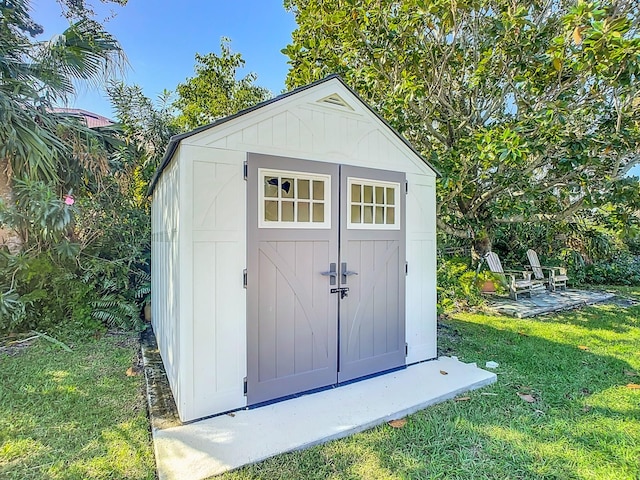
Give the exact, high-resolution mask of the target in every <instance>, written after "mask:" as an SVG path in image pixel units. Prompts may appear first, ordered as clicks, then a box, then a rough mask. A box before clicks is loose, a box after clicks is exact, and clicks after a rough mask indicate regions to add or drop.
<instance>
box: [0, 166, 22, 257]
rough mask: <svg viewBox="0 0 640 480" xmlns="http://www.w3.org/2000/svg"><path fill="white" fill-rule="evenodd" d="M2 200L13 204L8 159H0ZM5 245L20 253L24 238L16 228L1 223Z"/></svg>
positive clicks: (0, 242)
mask: <svg viewBox="0 0 640 480" xmlns="http://www.w3.org/2000/svg"><path fill="white" fill-rule="evenodd" d="M0 201H2V202H3V203H4V204H5V205H7V206H10V205H13V190H12V188H11V176H10V175H9V161H8V160H7V159H2V160H0ZM5 245H6V246H7V248H8V249H9V252H10V253H12V254H15V253H18V252H19V251H20V247H21V246H22V239H21V238H20V235H18V233H17V232H16V231H15V230H13V229H11V228H9V227H7V226H6V225H1V224H0V247H3V246H5Z"/></svg>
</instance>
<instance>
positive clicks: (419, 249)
mask: <svg viewBox="0 0 640 480" xmlns="http://www.w3.org/2000/svg"><path fill="white" fill-rule="evenodd" d="M407 179H408V181H409V194H408V195H407V262H408V263H409V274H408V276H407V300H406V301H407V303H406V307H407V309H406V312H407V330H406V338H407V343H408V345H409V352H408V355H407V363H408V364H410V363H415V362H419V361H422V360H427V359H431V358H435V357H436V355H437V349H436V330H437V324H436V322H437V312H436V230H435V179H434V178H433V177H428V176H425V175H407Z"/></svg>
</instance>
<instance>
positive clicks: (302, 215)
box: [298, 202, 309, 222]
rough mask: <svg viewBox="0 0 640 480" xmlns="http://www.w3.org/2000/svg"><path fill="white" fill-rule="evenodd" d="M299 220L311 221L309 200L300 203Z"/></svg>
mask: <svg viewBox="0 0 640 480" xmlns="http://www.w3.org/2000/svg"><path fill="white" fill-rule="evenodd" d="M298 221H299V222H308V221H309V203H308V202H299V203H298Z"/></svg>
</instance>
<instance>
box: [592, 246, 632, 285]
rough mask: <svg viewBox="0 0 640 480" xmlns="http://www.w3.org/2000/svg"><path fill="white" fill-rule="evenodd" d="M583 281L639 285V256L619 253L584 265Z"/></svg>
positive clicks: (598, 283)
mask: <svg viewBox="0 0 640 480" xmlns="http://www.w3.org/2000/svg"><path fill="white" fill-rule="evenodd" d="M585 281H586V282H588V283H592V284H597V285H630V286H639V285H640V257H638V256H635V255H630V254H629V253H619V254H617V255H615V256H613V257H612V258H610V259H608V260H600V261H598V262H594V263H592V264H590V265H586V266H585Z"/></svg>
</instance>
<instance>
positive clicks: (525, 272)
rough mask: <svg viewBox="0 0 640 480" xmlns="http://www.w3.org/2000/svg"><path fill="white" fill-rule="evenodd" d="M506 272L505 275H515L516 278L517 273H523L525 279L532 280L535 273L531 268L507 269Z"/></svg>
mask: <svg viewBox="0 0 640 480" xmlns="http://www.w3.org/2000/svg"><path fill="white" fill-rule="evenodd" d="M504 273H505V275H509V276H512V277H514V279H515V277H516V275H522V279H523V280H531V275H533V272H532V271H531V270H505V271H504Z"/></svg>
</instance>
